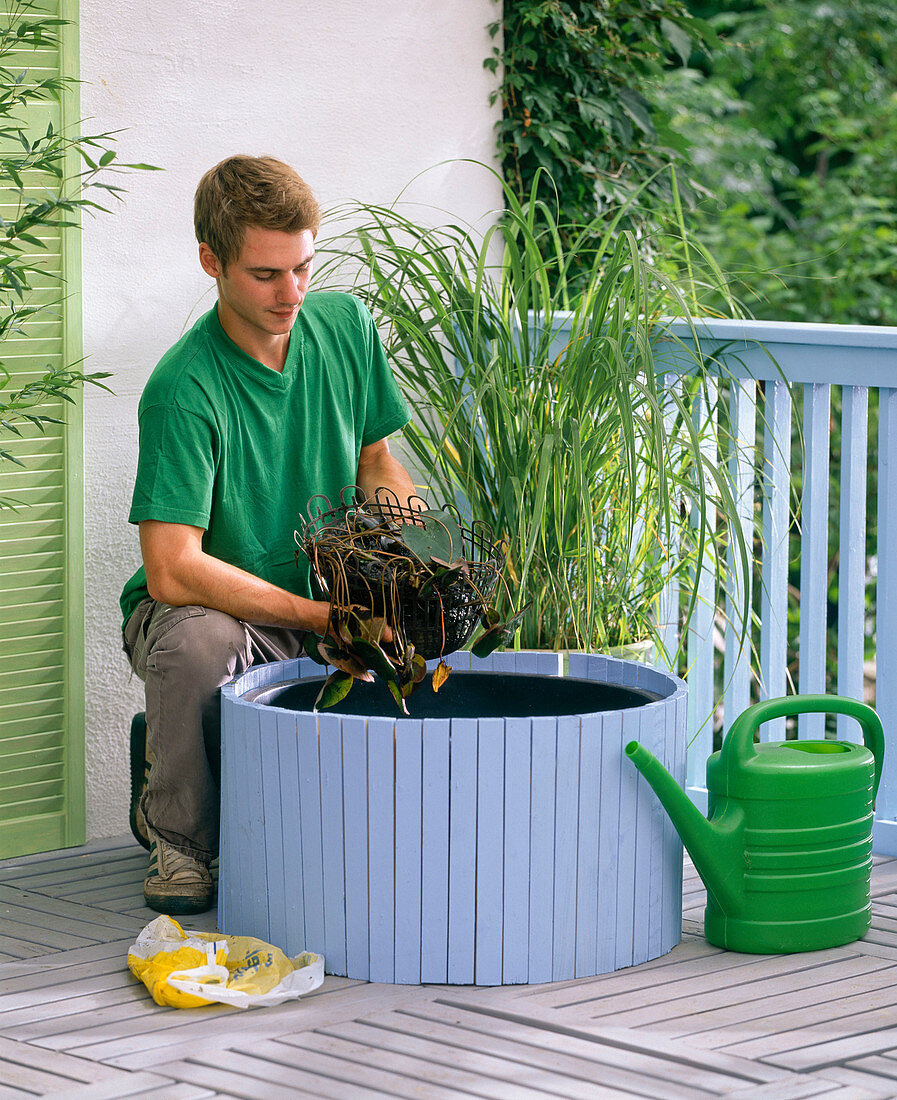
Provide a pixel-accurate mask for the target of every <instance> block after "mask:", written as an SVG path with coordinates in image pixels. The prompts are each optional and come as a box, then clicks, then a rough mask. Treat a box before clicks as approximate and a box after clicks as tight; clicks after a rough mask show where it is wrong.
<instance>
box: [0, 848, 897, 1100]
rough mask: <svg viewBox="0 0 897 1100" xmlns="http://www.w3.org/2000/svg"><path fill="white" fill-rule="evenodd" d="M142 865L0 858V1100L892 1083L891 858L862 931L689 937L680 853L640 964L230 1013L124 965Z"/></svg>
mask: <svg viewBox="0 0 897 1100" xmlns="http://www.w3.org/2000/svg"><path fill="white" fill-rule="evenodd" d="M145 867H146V854H145V852H144V851H143V850H142V849H141V848H139V847H138V846H137V845H136V844H134V843H133V842H132V841H130V840H120V841H105V842H100V843H95V844H92V845H89V846H87V847H86V848H77V849H71V850H68V851H65V852H58V853H54V854H51V855H47V856H36V857H30V858H27V859H20V860H9V861H6V862H5V863H0V1100H5V1098H8V1097H26V1096H35V1095H37V1096H56V1097H59V1096H62V1097H67V1098H74V1097H83V1098H85V1100H100V1098H103V1097H125V1096H148V1097H153V1098H154V1100H188V1098H193V1097H211V1096H238V1097H249V1098H256V1097H265V1098H267V1097H284V1098H286V1097H290V1098H293V1097H303V1096H305V1097H337V1098H339V1100H351V1098H355V1097H359V1098H368V1097H370V1098H373V1097H396V1096H399V1097H421V1098H440V1097H461V1096H475V1097H490V1098H503V1100H535V1098H536V1097H564V1098H583V1100H600V1098H602V1097H626V1096H641V1097H650V1098H652V1100H660V1098H666V1097H669V1098H674V1097H676V1098H687V1100H694V1098H698V1097H712V1096H733V1097H741V1098H747V1097H751V1098H754V1097H756V1098H758V1100H759V1098H761V1097H768V1098H771V1100H790V1098H797V1097H810V1096H813V1097H816V1096H819V1097H826V1098H834V1097H838V1098H847V1097H853V1098H858V1100H859V1098H864V1097H895V1096H897V860H890V859H880V860H878V861H877V863H876V867H875V871H874V875H873V894H874V910H875V917H874V922H873V928H872V930H871V931H870V933H869V935H868V936H867V937H866V938H865V939H864V940H862V941H860V942H858V943H854V944H851V945H849V946H847V947H841V948H837V949H834V950H830V951H819V952H813V953H808V954H804V955H778V956H759V955H739V954H734V953H731V952H725V951H720V950H717V949H716V948H713V947H710V946H709V945H708V944H707V943H706V942H705V940H704V939H703V936H702V924H701V919H702V909H703V892H702V888H701V883H700V880H698V879H697V878H696V877H695V875H694V872H693V871H692V870H691V868H690V867H689V866H687V867H686V889H685V901H684V935H683V940H682V943H681V944H680V946H679V947H677V948H676V949H675V950H674V951H673V952H672V953H671V954H669V955H667V956H665V957H664V958H662V959H657V960H655V961H654V962H651V963H647V964H645V965H643V966H638V967H633V968H632V969H630V970H623V971H618V972H617V973H615V974H610V975H606V976H604V977H599V978H591V979H586V980H581V981H574V982H563V983H559V984H555V985H544V986H512V987H504V988H496V989H474V988H471V987H466V986H424V987H418V986H414V987H409V986H387V985H375V984H369V983H365V982H357V981H350V980H347V979H344V978H327V979H326V981H325V983H324V985H323V986H322V987H321V989H319V990H317V991H316V992H315V993H314V994H312V995H310V996H308V997H306V998H304V999H303V1000H300V1001H298V1002H292V1003H289V1004H287V1005H283V1006H280V1007H278V1008H268V1009H251V1010H248V1011H243V1012H241V1011H238V1010H234V1009H229V1008H205V1009H193V1010H187V1011H184V1010H180V1011H179V1010H175V1009H165V1008H159V1007H157V1006H156V1005H155V1004H153V1003H152V1001H151V1000H150V999H149V997H148V995H147V994H146V991H145V990H144V988H143V986H142V985H140V984H139V983H137V982H136V981H135V980H134V979H133V978H132V977H131V975H130V974H129V973H128V971H127V969H126V966H125V955H126V953H127V948H128V946H129V944H130V943H132V942H133V940H134V938H135V935H136V933H137V932H138V931H139V930H140V929H141V928H142V927H143V925H144V924H145V923H146V922H147V921H148V920H150V919H152V917H153V916H154V914H153V913H151V912H150V911H149V910H147V909H145V908H143V906H142V905H141V904H140V903H141V902H142V894H141V889H140V885H141V881H142V878H143V874H144V872H145ZM185 923H187V924H189V926H190V927H194V928H206V929H211V928H213V927H214V924H215V915H214V913H211V914H206V915H204V916H203V917H200V918H192V919H189V920H187V921H185Z"/></svg>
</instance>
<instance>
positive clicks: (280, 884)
mask: <svg viewBox="0 0 897 1100" xmlns="http://www.w3.org/2000/svg"><path fill="white" fill-rule="evenodd" d="M278 740H279V739H278V734H277V711H276V710H273V709H272V708H270V707H264V708H262V709H260V710H259V750H260V753H261V789H262V814H263V820H264V838H265V839H264V845H263V847H262V850H261V851H259V852H258V856H257V858H258V859H259V861H260V862H261V863H263V867H264V875H265V888H266V895H267V910H268V922H267V923H268V935H267V936H266V937H264V938H265V939H266V940H267V942H269V943H273V944H276V945H277V946H278V947H280V948H281V950H282V949H283V947H284V945H285V944H286V942H287V939H288V929H289V921H288V919H287V909H288V904H287V891H286V876H285V874H284V865H285V860H284V845H285V844H287V845H288V844H289V843H290V840H289V839H288V838H287V834H286V830H285V829H284V828H280V829H271V828H269V827H268V824H269V823H270V822H272V821H282V820H283V805H282V798H281V793H280V754H279V752H278Z"/></svg>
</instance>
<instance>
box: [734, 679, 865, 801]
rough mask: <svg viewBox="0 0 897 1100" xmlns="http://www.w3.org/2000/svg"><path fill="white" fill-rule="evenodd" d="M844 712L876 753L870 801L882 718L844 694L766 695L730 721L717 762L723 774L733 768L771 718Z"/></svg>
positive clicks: (747, 755) (750, 750) (751, 750)
mask: <svg viewBox="0 0 897 1100" xmlns="http://www.w3.org/2000/svg"><path fill="white" fill-rule="evenodd" d="M820 712H822V713H826V714H846V715H848V716H849V717H851V718H855V719H856V720H857V721H858V722H859V723H860V725H861V726H862V729H863V744H864V745H865V746H866V748H867V749H868V750H869V751H870V752H871V753H872V755H873V756H874V757H875V779H874V781H873V784H872V801H873V802H874V801H875V795H876V793H877V791H878V784H879V782H880V781H881V766H882V761H883V759H884V754H885V735H884V730H883V729H882V726H881V719H880V718H879V717H878V715H877V714H876V713H875V711H874V710H873V709H872V707H869V706H867V705H866V704H865V703H860V702H859V701H858V700H856V699H849V698H847V697H846V696H844V695H786V696H784V697H783V698H781V699H765V700H763V701H762V702H760V703H755V704H754V705H753V706H752V707H748V709H747V710H746V711H744V713H743V714H741V715H739V716H738V718H736V719H735V721H734V722H733V723H732V727H731V729H730V730H729V733H728V736H727V737H726V739H725V741H724V742H723V747H722V751H721V753H720V763H721V764H722V765H723V766H724V768H725V772H726V774H729V773H730V771H731V772H734V771H735V770H736V769H737V768H738V767H740V766H741V765H743V764H744V762H745V761H746V760H748V759H750V757H752V756H753V755H754V753H755V750H754V734H755V733H756V732H757V729H758V728H759V727H760V726H762V725H763V723H764V722H771V721H772V719H773V718H785V717H788V716H789V715H792V714H818V713H820Z"/></svg>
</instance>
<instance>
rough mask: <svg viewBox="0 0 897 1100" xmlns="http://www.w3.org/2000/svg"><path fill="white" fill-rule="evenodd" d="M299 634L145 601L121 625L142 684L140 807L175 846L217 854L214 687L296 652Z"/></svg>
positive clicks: (196, 854) (199, 855)
mask: <svg viewBox="0 0 897 1100" xmlns="http://www.w3.org/2000/svg"><path fill="white" fill-rule="evenodd" d="M303 635H304V632H303V631H301V630H287V629H283V628H280V627H263V626H252V625H250V624H249V623H244V622H241V621H240V620H238V619H234V618H231V616H230V615H225V614H224V613H223V612H221V611H213V610H210V609H209V608H207V607H198V606H189V607H171V606H170V605H169V604H164V603H158V602H157V601H156V600H152V599H146V600H144V601H143V602H142V603H140V604H139V605H138V606H137V608H136V609H135V611H134V613H133V614H132V615H131V617H130V619H128V621H127V623H126V624H125V628H124V650H125V653H126V654H127V655H128V658H129V660H130V662H131V667H132V668H133V669H134V671H135V672H136V673H137V675H138V676H139V677H140V679H141V680H143V682H144V685H145V688H146V722H147V738H148V748H149V751H150V753H151V754H152V757H154V760H153V766H152V769H151V771H150V774H149V779H148V781H147V789H146V791H145V793H144V795H143V798H142V800H141V807H140V808H141V810H142V811H143V814H144V816H145V818H146V820H147V823H148V824H149V825H150V827H151V828H152V829H153V830H155V832H157V833H159V834H160V836H162V837H163V838H164V839H165V840H167V841H168V842H169V843H170V844H172V845H173V846H174V847H175V848H177V849H178V851H181V852H184V853H186V854H187V855H190V856H193V858H194V859H200V860H203V861H205V862H208V861H210V860H211V859H213V858H214V857H215V856H216V855H217V854H218V808H219V792H218V784H219V775H220V746H221V726H220V689H221V687H222V686H223V685H224V684H226V683H228V682H229V681H230V680H232V679H233V678H234V676H239V675H240V673H242V672H245V671H246V669H247V668H249V667H250V665H255V664H263V663H266V662H268V661H286V660H292V659H293V658H294V657H297V656H298V655H299V653H300V651H301V649H302V639H303Z"/></svg>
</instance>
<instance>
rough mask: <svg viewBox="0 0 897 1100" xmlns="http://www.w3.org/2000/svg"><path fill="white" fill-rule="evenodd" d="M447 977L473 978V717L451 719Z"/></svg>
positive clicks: (474, 744)
mask: <svg viewBox="0 0 897 1100" xmlns="http://www.w3.org/2000/svg"><path fill="white" fill-rule="evenodd" d="M449 751H450V760H449V767H450V793H449V890H448V980H449V981H450V982H459V983H463V984H467V983H470V982H473V981H474V980H475V948H476V941H475V933H474V925H475V918H476V865H475V859H474V854H475V852H476V843H477V721H476V719H473V718H452V719H451V743H450V746H449Z"/></svg>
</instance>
